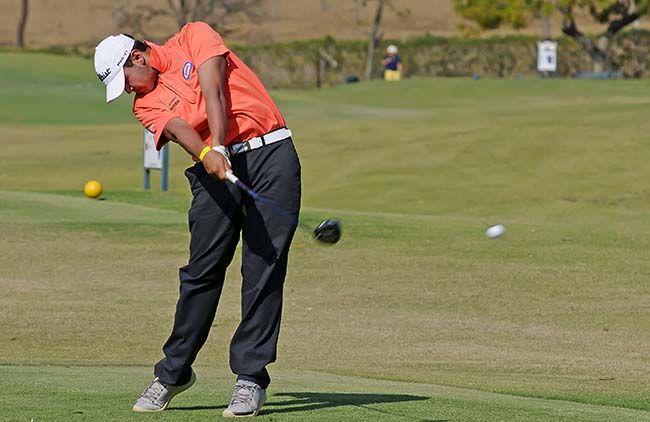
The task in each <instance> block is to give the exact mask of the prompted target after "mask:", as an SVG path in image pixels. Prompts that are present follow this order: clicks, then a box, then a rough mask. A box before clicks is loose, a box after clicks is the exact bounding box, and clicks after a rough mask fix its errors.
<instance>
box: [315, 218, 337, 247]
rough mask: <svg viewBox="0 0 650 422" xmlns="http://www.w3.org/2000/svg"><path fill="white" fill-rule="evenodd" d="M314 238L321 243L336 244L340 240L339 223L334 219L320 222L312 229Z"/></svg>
mask: <svg viewBox="0 0 650 422" xmlns="http://www.w3.org/2000/svg"><path fill="white" fill-rule="evenodd" d="M314 237H315V238H316V240H318V241H320V242H323V243H336V242H338V241H339V239H341V222H340V221H339V220H338V219H336V218H329V219H327V220H325V221H323V222H321V223H320V224H319V225H318V226H317V227H316V228H315V229H314Z"/></svg>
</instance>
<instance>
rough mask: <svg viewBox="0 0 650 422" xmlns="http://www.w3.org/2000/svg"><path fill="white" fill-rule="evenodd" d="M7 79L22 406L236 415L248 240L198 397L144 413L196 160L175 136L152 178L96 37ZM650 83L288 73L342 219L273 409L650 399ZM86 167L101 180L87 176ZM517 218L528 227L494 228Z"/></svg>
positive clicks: (11, 386) (611, 415)
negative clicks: (296, 82)
mask: <svg viewBox="0 0 650 422" xmlns="http://www.w3.org/2000/svg"><path fill="white" fill-rule="evenodd" d="M0 87H1V88H2V90H3V96H2V97H0V133H2V135H0V136H1V140H0V143H1V145H2V150H3V151H2V154H0V236H1V238H2V242H0V288H2V291H3V293H4V294H3V295H1V296H0V321H2V330H0V364H1V365H4V366H0V391H2V392H3V394H0V409H2V410H1V411H0V418H3V417H6V418H7V420H29V418H31V417H34V418H35V420H72V419H75V418H78V419H88V420H100V419H101V418H105V420H127V419H128V420H130V419H129V418H132V419H134V420H135V419H138V420H139V419H161V418H162V419H165V420H191V419H192V418H195V419H205V418H207V417H211V416H217V415H219V414H220V406H223V405H224V404H225V402H226V401H227V395H228V393H229V389H230V387H231V383H232V379H231V376H230V375H228V371H227V352H228V342H229V339H230V336H231V334H232V332H233V331H234V329H235V327H236V324H237V321H238V317H239V304H238V295H239V283H238V282H239V280H238V271H237V269H238V268H239V256H237V257H236V258H235V262H234V263H233V265H232V271H230V273H229V274H228V277H227V284H226V287H225V288H224V293H223V297H222V301H221V303H220V306H219V311H218V315H217V323H216V324H215V326H214V328H213V330H212V333H211V336H210V338H209V340H208V343H207V344H206V347H205V348H204V350H203V351H202V352H201V354H200V355H199V358H198V362H197V367H198V368H199V369H201V372H202V373H203V374H205V375H204V376H203V377H202V379H203V380H205V381H203V382H202V383H201V384H199V385H197V387H196V389H193V390H192V392H188V393H186V395H184V397H183V398H182V399H181V398H179V401H178V403H177V404H176V406H178V407H179V408H180V409H178V410H177V411H173V412H168V413H166V414H165V415H155V416H152V417H149V416H141V415H138V416H132V415H130V413H129V410H128V409H129V407H130V405H131V403H132V401H133V399H134V398H135V396H137V394H138V393H139V391H140V390H141V389H142V388H144V386H145V385H146V383H147V381H148V377H149V374H150V370H151V368H150V366H151V365H152V364H153V363H154V362H156V361H157V360H158V359H159V358H160V348H161V346H162V344H163V342H164V341H165V339H166V336H167V335H168V333H169V329H170V327H171V322H172V316H173V308H174V303H175V300H176V292H177V284H178V281H177V269H178V267H179V266H182V265H184V263H185V261H186V259H187V256H186V254H187V245H188V240H189V236H188V233H187V225H186V220H187V217H186V210H187V207H188V205H189V201H190V196H189V192H188V189H187V182H186V181H185V180H184V176H183V174H182V173H183V171H182V170H183V168H184V167H186V166H188V165H190V164H191V161H190V160H189V159H188V157H187V156H186V155H185V153H184V152H182V151H181V150H180V148H178V147H176V146H172V150H171V171H170V191H169V192H166V193H163V192H159V189H158V188H157V186H156V184H157V181H158V179H157V177H158V175H155V176H154V183H153V184H154V189H153V191H152V192H144V191H143V190H142V189H141V184H142V170H141V160H142V157H141V154H142V153H141V148H142V129H141V128H140V127H139V126H138V124H137V122H135V120H134V118H133V117H131V116H130V114H129V113H130V110H129V109H130V104H129V99H128V98H124V99H120V100H119V101H118V102H117V103H114V104H110V105H106V104H103V101H102V95H103V93H102V89H101V84H99V82H98V81H96V78H95V76H94V74H93V72H92V64H91V63H90V62H89V61H88V60H82V59H75V58H66V57H60V56H48V55H42V54H24V55H21V54H13V53H3V54H0ZM647 88H648V83H647V82H645V81H571V80H481V81H473V80H461V79H444V80H442V79H441V80H409V81H403V82H402V83H398V84H384V83H382V82H373V83H361V84H354V85H345V86H339V87H336V88H332V89H327V90H322V91H275V92H273V93H272V94H273V96H274V98H275V99H276V100H277V102H278V104H279V106H280V108H281V109H282V110H283V112H284V113H285V116H286V118H287V120H288V123H289V126H290V127H291V128H292V130H293V131H294V133H295V140H296V145H297V148H298V151H299V153H300V156H301V161H302V163H303V182H304V183H303V188H304V189H303V190H304V192H303V218H304V220H305V221H306V222H307V223H308V224H311V225H315V224H316V223H317V222H318V221H320V220H321V219H323V218H326V217H329V216H338V217H340V218H341V219H342V220H343V222H344V238H343V240H342V241H341V242H340V243H339V244H337V245H336V246H333V247H324V246H321V245H317V244H316V243H315V242H314V241H313V240H311V239H310V237H309V235H308V234H307V233H304V232H300V233H299V234H297V236H296V240H295V244H294V247H293V249H292V254H291V257H290V268H289V274H288V278H287V289H286V300H285V306H284V316H283V321H284V323H283V329H282V335H281V338H280V350H279V360H278V362H277V363H276V364H275V365H273V366H272V367H271V372H272V375H274V376H275V377H276V378H277V383H274V384H273V388H272V389H271V390H270V392H271V394H272V396H271V402H270V405H269V406H268V407H267V408H266V409H268V410H267V413H266V416H265V418H267V419H269V420H271V419H272V420H306V421H311V420H418V421H425V420H427V421H434V420H450V421H468V420H470V421H474V420H476V421H512V420H517V421H550V420H563V421H564V420H569V421H572V420H575V421H615V420H621V421H623V420H625V421H628V420H650V402H649V401H648V399H647V398H648V396H649V395H650V383H648V381H647V379H648V375H649V374H650V359H648V357H647V356H648V354H647V351H648V350H650V334H649V333H650V320H649V319H648V317H647V316H648V315H647V314H648V312H649V305H648V304H649V303H650V287H649V286H648V283H647V276H648V274H650V260H648V257H649V256H648V252H647V251H648V250H649V249H650V237H649V236H648V235H649V234H650V221H649V220H648V212H649V208H648V204H649V202H648V199H649V198H650V190H649V189H648V188H647V180H648V178H649V177H650V167H649V166H648V165H647V162H648V161H649V159H650V150H649V149H648V140H647V137H646V136H645V134H646V133H648V130H649V129H650V122H649V121H648V120H647V119H646V118H645V111H646V110H647V108H648V105H649V104H648V103H650V99H648V98H647V95H646V91H647ZM89 179H97V180H100V181H101V182H102V183H103V184H104V189H105V193H104V195H103V199H102V200H99V201H97V200H88V199H86V198H84V197H83V193H82V188H83V184H84V183H85V181H86V180H89ZM496 223H502V224H504V225H505V226H506V228H507V232H506V235H505V236H504V237H503V238H500V239H497V240H488V239H487V238H486V237H485V235H484V231H485V229H486V228H487V227H488V226H489V225H492V224H496ZM44 365H45V366H44ZM97 380H99V381H97ZM283 392H290V393H292V394H294V395H293V396H291V395H286V396H285V395H282V394H280V393H283ZM364 395H366V396H367V395H371V397H365V396H364ZM373 395H374V396H373ZM405 395H406V396H408V397H406V396H405ZM375 396H376V397H375ZM413 397H415V398H413ZM26 401H28V402H29V404H28V405H25V402H26ZM94 403H97V404H98V406H99V408H93V404H94ZM74 412H81V413H74ZM39 418H40V419H39Z"/></svg>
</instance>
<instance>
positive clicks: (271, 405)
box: [260, 392, 448, 422]
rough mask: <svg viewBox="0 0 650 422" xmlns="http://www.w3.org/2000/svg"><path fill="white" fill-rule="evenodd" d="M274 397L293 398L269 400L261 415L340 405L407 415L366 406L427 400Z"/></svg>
mask: <svg viewBox="0 0 650 422" xmlns="http://www.w3.org/2000/svg"><path fill="white" fill-rule="evenodd" d="M275 397H292V398H293V400H287V401H281V402H274V401H269V402H267V403H266V404H265V405H264V408H263V409H262V411H261V412H260V414H261V415H265V416H266V415H271V414H274V413H278V414H280V413H290V412H306V411H310V410H318V409H327V408H332V407H341V406H356V407H361V408H363V409H366V410H370V411H373V412H378V413H383V414H387V415H396V416H402V417H407V416H406V415H404V414H399V413H392V412H388V411H385V410H382V409H375V408H372V407H368V405H372V404H383V403H401V402H410V401H423V400H429V398H428V397H420V396H411V395H408V394H360V393H313V392H295V393H275V394H273V396H272V398H275ZM421 422H448V421H446V420H444V421H443V420H436V421H434V420H426V421H424V420H422V421H421Z"/></svg>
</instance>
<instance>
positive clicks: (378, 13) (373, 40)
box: [353, 0, 411, 79]
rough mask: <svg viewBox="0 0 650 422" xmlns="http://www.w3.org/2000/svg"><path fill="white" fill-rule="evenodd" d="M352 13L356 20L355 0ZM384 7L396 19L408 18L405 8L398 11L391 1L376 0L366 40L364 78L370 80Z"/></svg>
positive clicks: (364, 3) (364, 2) (356, 5)
mask: <svg viewBox="0 0 650 422" xmlns="http://www.w3.org/2000/svg"><path fill="white" fill-rule="evenodd" d="M368 3H369V1H368V0H363V3H362V5H363V6H366V5H367V4H368ZM353 6H354V8H353V12H354V13H355V16H356V18H355V19H358V1H356V0H355V2H354V4H353ZM384 6H386V7H387V8H388V9H390V10H392V11H393V13H395V14H396V15H397V16H398V17H400V18H403V17H406V16H409V15H410V14H411V11H410V10H409V9H407V8H403V9H399V8H397V7H395V5H394V4H393V2H392V1H391V0H377V8H376V9H375V19H374V20H373V23H372V28H371V30H370V34H369V39H368V59H367V62H366V73H365V78H366V79H370V78H372V74H373V73H374V69H375V51H376V50H377V45H378V44H379V41H380V40H381V39H382V38H383V34H380V33H379V28H380V27H381V19H382V14H383V12H384Z"/></svg>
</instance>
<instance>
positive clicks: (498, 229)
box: [485, 224, 506, 239]
mask: <svg viewBox="0 0 650 422" xmlns="http://www.w3.org/2000/svg"><path fill="white" fill-rule="evenodd" d="M505 232H506V228H505V227H504V226H503V224H497V225H496V226H492V227H489V228H488V229H487V230H486V231H485V235H486V236H487V237H489V238H490V239H496V238H497V237H499V236H503V234H504V233H505Z"/></svg>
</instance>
